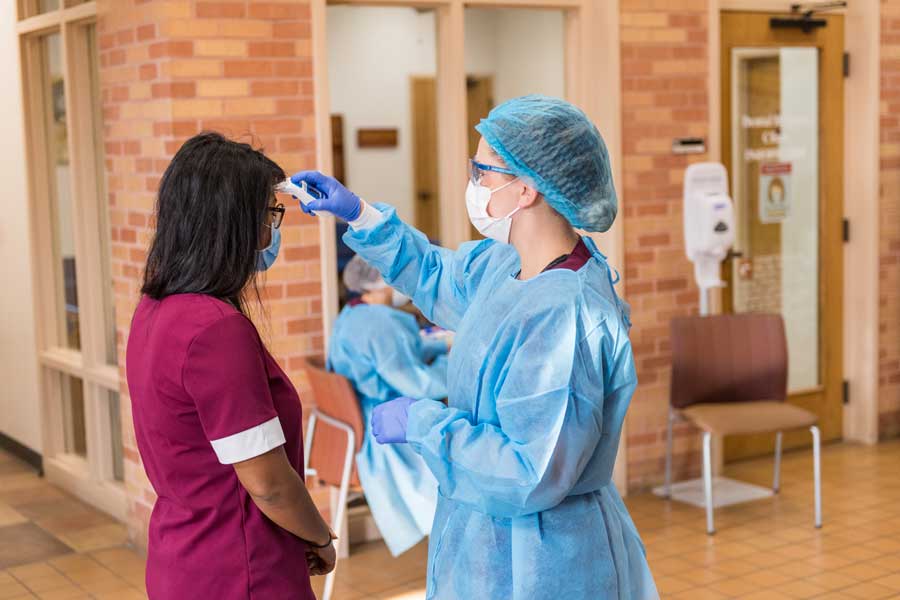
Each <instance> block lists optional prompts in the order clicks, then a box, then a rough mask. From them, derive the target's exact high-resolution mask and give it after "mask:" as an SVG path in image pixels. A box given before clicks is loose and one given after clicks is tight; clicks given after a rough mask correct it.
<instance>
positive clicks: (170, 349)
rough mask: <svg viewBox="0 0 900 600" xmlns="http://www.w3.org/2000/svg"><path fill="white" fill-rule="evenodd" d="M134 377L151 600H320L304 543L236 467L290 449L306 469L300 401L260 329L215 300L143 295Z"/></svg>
mask: <svg viewBox="0 0 900 600" xmlns="http://www.w3.org/2000/svg"><path fill="white" fill-rule="evenodd" d="M127 374H128V387H129V390H130V393H131V403H132V412H133V416H134V429H135V434H136V437H137V445H138V450H139V451H140V454H141V459H142V460H143V462H144V467H145V469H146V470H147V475H148V477H149V478H150V483H151V484H152V485H153V489H154V490H155V491H156V494H157V496H158V498H157V500H156V504H155V506H154V507H153V514H152V515H151V517H150V533H149V547H148V556H147V593H148V595H149V597H150V598H151V600H175V599H178V600H182V599H185V598H209V599H210V600H247V599H253V600H257V599H259V600H275V599H279V600H280V599H295V598H297V599H311V600H314V599H315V595H314V594H313V592H312V589H311V588H310V583H309V571H308V569H307V565H306V560H305V550H306V547H305V545H304V544H303V542H302V541H300V539H299V538H297V537H296V536H294V535H293V534H291V533H290V532H288V531H286V530H285V529H282V528H281V527H279V526H278V525H276V524H275V523H273V522H272V521H270V520H269V519H268V518H267V517H266V516H265V515H264V514H263V513H262V512H261V511H260V510H259V508H257V506H256V505H255V504H254V502H253V500H252V499H251V498H250V495H249V494H248V493H247V491H246V490H245V489H244V487H243V486H242V485H241V483H240V481H238V478H237V475H236V474H235V471H234V467H232V466H231V463H233V462H237V461H239V460H245V459H246V458H252V456H258V455H259V454H262V453H263V452H265V451H267V450H269V449H271V448H275V447H277V446H279V445H283V446H284V450H285V452H286V453H287V457H288V460H289V461H290V463H291V466H293V467H294V469H296V471H297V472H298V473H300V472H301V470H302V468H303V442H302V432H301V412H300V399H299V397H298V396H297V392H296V390H295V389H294V386H293V385H292V384H291V382H290V380H289V379H288V377H287V375H285V373H284V371H282V370H281V368H280V367H279V366H278V364H277V363H276V362H275V360H274V359H273V358H272V356H271V355H270V354H269V352H268V351H267V350H266V349H265V346H264V345H263V343H262V341H261V339H260V337H259V335H258V333H257V331H256V328H255V327H254V326H253V324H252V323H251V322H250V320H249V319H247V318H246V317H245V316H243V315H242V314H240V313H239V312H238V311H237V310H236V309H235V308H234V307H233V306H231V305H230V304H228V303H226V302H222V301H220V300H217V299H215V298H212V297H210V296H204V295H197V294H183V295H174V296H169V297H167V298H165V299H163V300H161V301H157V300H153V299H150V298H147V297H145V298H143V299H142V300H141V302H140V304H139V305H138V307H137V310H136V311H135V314H134V319H133V321H132V324H131V334H130V337H129V340H128V350H127ZM279 425H280V429H279ZM282 432H283V436H282V435H281V434H282ZM214 442H215V443H217V444H218V446H216V447H214ZM217 452H218V453H217ZM223 462H227V463H228V464H223Z"/></svg>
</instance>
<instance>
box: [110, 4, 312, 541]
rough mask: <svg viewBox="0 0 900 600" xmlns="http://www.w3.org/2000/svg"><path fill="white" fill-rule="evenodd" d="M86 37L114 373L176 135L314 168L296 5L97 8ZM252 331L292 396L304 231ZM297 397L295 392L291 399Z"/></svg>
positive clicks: (306, 39) (287, 236)
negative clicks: (103, 201) (108, 260)
mask: <svg viewBox="0 0 900 600" xmlns="http://www.w3.org/2000/svg"><path fill="white" fill-rule="evenodd" d="M98 11H99V14H100V16H99V20H98V34H99V47H100V78H101V93H102V102H103V116H104V142H105V151H106V170H107V187H108V191H109V214H110V222H111V236H112V275H113V285H114V287H115V298H116V322H117V327H118V337H119V352H120V354H119V364H120V365H121V367H120V372H121V373H122V379H123V381H124V364H125V357H124V349H125V345H126V337H127V333H128V327H129V322H130V319H131V315H132V313H133V311H134V307H135V305H136V303H137V301H138V299H139V289H140V277H141V270H142V268H143V265H144V262H145V260H146V248H147V245H148V241H149V239H150V236H151V234H152V230H151V215H152V212H153V207H154V202H155V193H156V189H157V186H158V183H159V179H160V176H161V175H162V173H163V171H164V170H165V168H166V166H167V164H168V162H169V159H170V157H171V156H172V155H173V154H174V153H175V151H176V150H177V149H178V148H179V146H180V145H181V144H182V143H183V142H184V140H185V139H187V138H188V137H189V136H191V135H193V134H195V133H198V132H200V131H201V130H216V131H220V132H222V133H225V134H226V135H229V136H231V137H235V138H241V139H242V140H243V141H252V142H253V143H254V144H255V145H261V146H263V147H264V148H265V150H266V152H267V153H268V154H269V156H271V157H272V158H273V159H274V160H275V161H276V162H278V163H279V164H280V165H281V166H282V167H283V168H284V169H285V170H286V171H288V172H292V171H294V170H298V169H301V168H310V167H312V166H314V164H315V158H314V151H315V136H314V114H313V99H312V92H313V82H312V60H311V52H312V47H311V33H310V20H309V19H310V15H309V5H308V4H307V3H304V2H301V1H299V0H280V1H278V0H269V1H265V2H264V1H261V0H240V1H230V2H204V1H200V0H153V1H148V0H100V1H99V6H98ZM282 231H283V239H284V241H283V244H282V249H281V255H280V257H279V260H278V262H277V263H276V266H275V267H274V268H273V269H272V270H270V271H269V272H268V274H267V279H266V281H265V289H264V294H265V297H266V303H267V305H268V307H269V318H268V319H267V322H266V323H265V324H262V325H261V327H260V329H261V330H262V332H263V335H264V337H265V338H266V339H267V341H268V343H269V347H270V349H271V350H272V352H273V354H274V355H275V356H276V358H277V359H278V360H279V362H280V364H281V365H282V366H283V367H285V369H286V370H287V372H288V374H289V375H290V376H291V378H292V379H293V380H294V382H295V383H296V384H298V385H302V381H301V376H300V373H299V371H298V369H299V363H300V360H301V359H302V357H303V356H304V355H308V354H315V353H321V351H322V326H321V296H320V293H319V289H320V287H319V286H320V273H319V247H318V227H317V225H316V223H315V221H314V220H313V219H312V218H309V217H305V216H304V215H303V214H302V213H301V212H300V211H293V210H292V211H290V212H289V213H288V215H287V216H286V219H285V223H284V225H283V226H282ZM301 391H302V390H301ZM122 396H123V398H124V399H125V401H123V402H122V405H123V415H122V419H123V424H124V428H125V429H126V430H127V431H126V433H125V455H126V485H127V489H128V494H129V498H130V505H129V510H130V516H129V523H128V524H129V528H130V532H131V536H132V538H133V539H134V540H135V541H136V542H137V543H138V544H142V543H144V542H145V536H146V526H147V522H148V519H149V511H150V509H151V507H152V505H153V501H154V494H153V491H152V489H151V487H150V485H149V483H148V481H147V479H146V476H145V475H144V470H143V467H142V466H141V464H140V457H139V456H138V452H137V448H136V445H135V441H134V433H133V431H132V428H131V414H130V410H129V407H130V403H129V402H128V401H127V398H128V394H127V387H125V386H124V385H123V389H122Z"/></svg>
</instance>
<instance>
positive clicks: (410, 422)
mask: <svg viewBox="0 0 900 600" xmlns="http://www.w3.org/2000/svg"><path fill="white" fill-rule="evenodd" d="M446 409H447V407H446V406H444V404H443V403H442V402H438V401H436V400H419V401H418V402H414V403H413V404H412V405H410V407H409V414H408V415H407V421H406V441H407V442H409V443H410V444H412V446H413V448H414V449H416V447H417V446H419V445H423V444H424V443H425V440H426V438H428V436H429V434H430V433H431V430H432V428H433V427H434V424H435V423H436V422H437V421H438V420H440V418H441V414H442V413H443V412H444V411H445V410H446ZM417 451H418V450H417Z"/></svg>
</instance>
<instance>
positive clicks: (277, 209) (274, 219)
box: [269, 204, 284, 229]
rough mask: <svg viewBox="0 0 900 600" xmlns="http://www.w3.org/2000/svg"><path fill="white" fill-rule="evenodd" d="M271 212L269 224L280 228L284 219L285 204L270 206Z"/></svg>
mask: <svg viewBox="0 0 900 600" xmlns="http://www.w3.org/2000/svg"><path fill="white" fill-rule="evenodd" d="M269 213H270V216H269V226H270V227H271V228H272V229H278V228H279V227H281V222H282V221H284V204H279V205H277V206H270V207H269Z"/></svg>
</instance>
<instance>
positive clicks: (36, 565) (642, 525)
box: [0, 441, 900, 600]
mask: <svg viewBox="0 0 900 600" xmlns="http://www.w3.org/2000/svg"><path fill="white" fill-rule="evenodd" d="M811 463H812V460H811V456H810V455H809V453H808V452H795V453H789V454H787V455H786V456H785V460H784V464H783V476H782V481H783V485H782V492H781V494H780V495H779V496H778V497H776V498H774V499H767V500H761V501H758V502H755V503H750V504H744V505H740V506H735V507H729V508H724V509H721V510H719V511H717V514H716V518H717V523H716V524H717V528H718V533H717V534H716V535H715V536H714V537H708V536H707V535H706V534H705V533H704V517H703V512H702V511H701V510H699V509H696V508H693V507H690V506H685V505H679V504H676V503H669V502H664V501H662V500H659V499H657V498H655V497H653V496H649V495H638V496H632V497H630V498H629V499H628V501H627V504H628V505H629V509H630V510H631V511H632V514H633V516H634V519H635V522H636V523H637V526H638V529H639V530H640V531H641V534H642V536H643V538H644V541H645V543H646V545H647V552H648V556H649V558H650V565H651V568H652V569H653V572H654V575H655V576H656V580H657V583H658V585H659V588H660V593H661V595H662V597H663V598H665V599H669V598H673V599H688V598H689V599H691V600H704V599H718V598H746V599H754V598H758V599H765V600H778V599H782V598H785V599H788V598H790V599H797V598H818V599H823V600H825V599H829V600H831V599H846V600H854V599H865V600H870V599H871V600H878V599H886V598H895V599H900V477H898V474H900V468H898V467H900V441H894V442H890V443H885V444H881V445H879V446H876V447H872V448H868V447H861V446H853V445H849V444H842V445H835V446H830V447H827V448H825V449H824V451H823V494H824V511H825V527H824V528H823V529H822V530H819V531H817V530H815V529H814V528H813V527H812V484H811V480H812V464H811ZM726 475H729V476H732V477H736V478H740V479H743V480H746V481H750V482H752V483H757V484H761V485H767V484H768V483H769V481H770V479H771V462H770V461H769V460H762V461H759V460H757V461H749V462H745V463H740V464H736V465H731V466H729V468H728V469H727V470H726ZM425 560H426V549H425V544H420V545H419V546H417V547H416V548H414V549H413V550H411V551H410V552H408V553H406V554H405V555H403V556H401V557H399V558H397V559H392V558H391V557H390V555H389V554H388V552H387V550H386V548H385V547H384V545H383V544H380V543H373V544H363V545H359V546H356V547H354V548H353V554H352V556H351V558H350V559H348V560H346V561H343V562H341V563H340V566H339V568H338V573H339V575H338V581H337V586H336V588H335V600H362V599H374V598H383V599H393V600H413V599H420V598H423V597H424V586H425V582H424V573H425ZM143 579H144V562H143V559H142V558H141V556H140V555H139V554H138V553H136V552H134V551H133V550H131V549H129V548H128V547H126V545H125V530H124V528H123V527H122V526H121V525H120V524H118V523H115V522H114V521H112V520H111V519H110V518H108V517H106V516H105V515H103V514H101V513H99V512H97V511H95V510H93V509H91V508H90V507H88V506H85V505H84V504H82V503H81V502H79V501H78V500H76V499H74V498H72V497H71V496H68V495H67V494H65V493H63V492H61V491H60V490H58V489H57V488H55V487H53V486H51V485H49V484H48V483H46V482H45V481H44V480H43V479H40V478H38V477H37V476H35V475H34V473H33V472H32V471H30V469H29V467H27V466H26V465H24V464H22V463H20V462H18V461H17V460H16V459H14V458H12V457H10V456H8V455H6V454H3V453H0V600H7V599H18V598H23V599H24V598H42V599H82V598H94V599H115V600H129V599H131V598H145V597H146V596H145V592H144V586H143ZM316 588H317V591H318V590H319V589H321V579H319V580H318V581H317V585H316Z"/></svg>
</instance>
